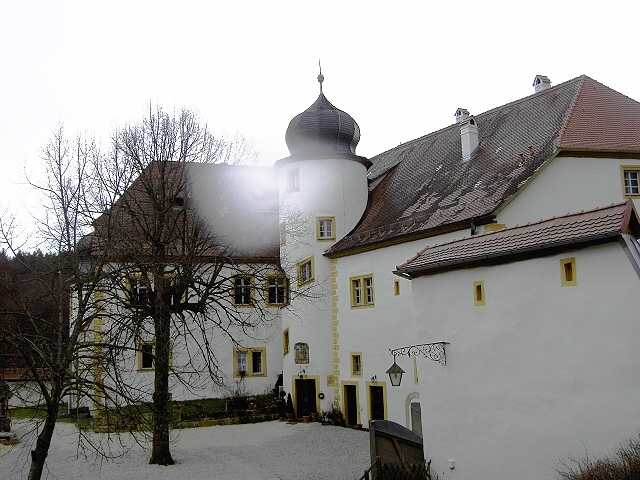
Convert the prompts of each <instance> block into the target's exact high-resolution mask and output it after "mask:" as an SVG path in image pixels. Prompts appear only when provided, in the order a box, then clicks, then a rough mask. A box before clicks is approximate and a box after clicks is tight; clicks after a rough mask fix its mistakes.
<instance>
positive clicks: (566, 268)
mask: <svg viewBox="0 0 640 480" xmlns="http://www.w3.org/2000/svg"><path fill="white" fill-rule="evenodd" d="M560 278H561V282H560V283H561V284H562V286H563V287H574V286H575V285H576V259H575V258H574V257H571V258H563V259H562V260H560Z"/></svg>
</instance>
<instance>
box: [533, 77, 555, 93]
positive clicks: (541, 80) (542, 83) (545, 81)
mask: <svg viewBox="0 0 640 480" xmlns="http://www.w3.org/2000/svg"><path fill="white" fill-rule="evenodd" d="M550 87H551V80H549V77H545V76H544V75H536V78H534V79H533V89H534V91H535V92H536V93H538V92H541V91H542V90H546V89H547V88H550Z"/></svg>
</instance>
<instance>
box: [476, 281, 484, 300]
mask: <svg viewBox="0 0 640 480" xmlns="http://www.w3.org/2000/svg"><path fill="white" fill-rule="evenodd" d="M473 303H474V304H475V305H484V304H485V292H484V282H473Z"/></svg>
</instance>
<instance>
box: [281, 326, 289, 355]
mask: <svg viewBox="0 0 640 480" xmlns="http://www.w3.org/2000/svg"><path fill="white" fill-rule="evenodd" d="M290 340H291V338H290V337H289V329H288V328H285V329H284V330H283V331H282V356H285V355H288V354H289V342H290Z"/></svg>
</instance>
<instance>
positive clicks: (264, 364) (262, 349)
mask: <svg viewBox="0 0 640 480" xmlns="http://www.w3.org/2000/svg"><path fill="white" fill-rule="evenodd" d="M238 352H246V353H247V373H246V375H245V378H246V377H266V376H267V347H248V348H243V347H234V348H233V376H234V378H240V371H239V370H238ZM253 352H261V356H262V371H261V372H259V373H255V372H254V371H253V362H252V361H251V354H252V353H253Z"/></svg>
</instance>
